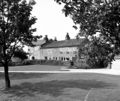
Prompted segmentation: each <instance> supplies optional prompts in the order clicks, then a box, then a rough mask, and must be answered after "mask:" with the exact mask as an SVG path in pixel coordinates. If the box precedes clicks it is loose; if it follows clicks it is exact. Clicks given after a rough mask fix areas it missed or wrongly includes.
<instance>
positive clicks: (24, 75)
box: [0, 73, 50, 80]
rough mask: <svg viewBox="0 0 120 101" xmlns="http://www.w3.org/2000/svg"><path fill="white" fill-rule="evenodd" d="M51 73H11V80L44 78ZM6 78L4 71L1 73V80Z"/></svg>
mask: <svg viewBox="0 0 120 101" xmlns="http://www.w3.org/2000/svg"><path fill="white" fill-rule="evenodd" d="M48 75H50V74H48V73H9V77H10V79H11V80H19V79H31V78H43V77H46V76H48ZM1 79H4V73H0V80H1Z"/></svg>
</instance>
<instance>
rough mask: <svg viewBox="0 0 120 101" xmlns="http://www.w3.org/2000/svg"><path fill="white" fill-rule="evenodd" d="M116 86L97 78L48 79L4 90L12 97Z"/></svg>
mask: <svg viewBox="0 0 120 101" xmlns="http://www.w3.org/2000/svg"><path fill="white" fill-rule="evenodd" d="M114 87H116V85H114V84H109V83H106V82H102V81H96V80H71V81H70V80H69V81H57V80H53V81H47V82H38V83H30V82H25V83H22V84H20V85H13V87H12V88H11V89H9V90H4V91H3V92H4V93H5V94H11V97H13V96H18V97H24V96H35V95H36V94H44V95H45V94H49V95H51V96H55V97H57V96H60V95H62V93H63V92H64V89H65V88H78V89H83V90H90V89H91V88H95V89H104V88H105V89H112V88H114Z"/></svg>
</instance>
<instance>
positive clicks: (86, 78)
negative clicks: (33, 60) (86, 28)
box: [0, 73, 120, 101]
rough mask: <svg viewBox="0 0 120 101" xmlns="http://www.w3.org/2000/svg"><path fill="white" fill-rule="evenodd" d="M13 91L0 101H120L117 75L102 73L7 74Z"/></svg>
mask: <svg viewBox="0 0 120 101" xmlns="http://www.w3.org/2000/svg"><path fill="white" fill-rule="evenodd" d="M10 78H11V84H12V88H11V89H9V90H5V89H4V76H3V74H2V73H0V101H120V76H112V75H103V74H88V73H84V74H83V73H78V74H77V73H76V74H60V73H59V74H44V73H36V74H35V73H27V74H25V73H10Z"/></svg>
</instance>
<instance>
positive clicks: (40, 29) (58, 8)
mask: <svg viewBox="0 0 120 101" xmlns="http://www.w3.org/2000/svg"><path fill="white" fill-rule="evenodd" d="M35 1H36V5H34V7H33V11H32V16H36V18H37V22H36V24H35V25H34V26H33V27H35V28H37V31H36V32H35V33H34V34H37V35H42V36H43V37H44V36H45V35H48V38H52V39H54V37H57V40H64V39H65V36H66V33H67V32H68V33H69V35H70V37H71V38H75V36H76V35H77V31H76V30H75V29H74V28H73V27H72V26H73V25H74V23H73V21H72V19H71V18H70V17H65V15H64V14H63V12H62V8H63V6H62V5H59V4H57V3H56V2H55V1H54V0H35Z"/></svg>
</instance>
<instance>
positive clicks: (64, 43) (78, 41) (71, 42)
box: [42, 39, 84, 48]
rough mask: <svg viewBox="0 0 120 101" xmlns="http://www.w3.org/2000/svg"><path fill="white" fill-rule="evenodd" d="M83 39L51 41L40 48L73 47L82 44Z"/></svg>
mask: <svg viewBox="0 0 120 101" xmlns="http://www.w3.org/2000/svg"><path fill="white" fill-rule="evenodd" d="M83 41H84V39H71V40H63V41H53V42H51V43H47V44H44V45H43V46H42V48H59V47H74V46H79V45H80V44H81V43H83Z"/></svg>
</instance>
